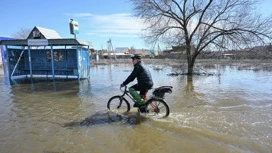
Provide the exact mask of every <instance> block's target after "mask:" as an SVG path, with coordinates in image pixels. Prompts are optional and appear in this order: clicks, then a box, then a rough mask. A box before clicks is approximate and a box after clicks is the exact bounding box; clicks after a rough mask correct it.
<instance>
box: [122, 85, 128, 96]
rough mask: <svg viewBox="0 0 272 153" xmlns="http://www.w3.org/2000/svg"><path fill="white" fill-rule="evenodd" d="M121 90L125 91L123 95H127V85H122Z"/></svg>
mask: <svg viewBox="0 0 272 153" xmlns="http://www.w3.org/2000/svg"><path fill="white" fill-rule="evenodd" d="M122 88H125V90H122ZM120 90H121V91H122V92H124V94H123V95H125V94H126V92H127V86H123V87H122V86H120Z"/></svg>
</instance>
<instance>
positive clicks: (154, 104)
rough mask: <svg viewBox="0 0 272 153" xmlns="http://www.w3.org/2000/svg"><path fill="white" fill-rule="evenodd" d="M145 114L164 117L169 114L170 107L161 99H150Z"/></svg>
mask: <svg viewBox="0 0 272 153" xmlns="http://www.w3.org/2000/svg"><path fill="white" fill-rule="evenodd" d="M147 114H148V115H149V116H154V117H156V118H165V117H167V116H169V114H170V108H169V106H168V105H167V103H166V102H165V101H164V100H162V99H151V100H149V101H148V105H147Z"/></svg>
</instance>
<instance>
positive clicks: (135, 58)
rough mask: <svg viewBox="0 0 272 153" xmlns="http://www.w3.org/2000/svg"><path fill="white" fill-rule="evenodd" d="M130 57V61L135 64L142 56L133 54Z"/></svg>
mask: <svg viewBox="0 0 272 153" xmlns="http://www.w3.org/2000/svg"><path fill="white" fill-rule="evenodd" d="M131 59H132V63H133V64H134V65H135V64H136V63H138V62H139V61H140V60H141V59H142V56H141V55H137V54H135V55H133V56H131Z"/></svg>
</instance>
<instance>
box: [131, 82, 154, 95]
mask: <svg viewBox="0 0 272 153" xmlns="http://www.w3.org/2000/svg"><path fill="white" fill-rule="evenodd" d="M130 88H133V89H134V90H135V91H140V95H146V94H147V92H148V90H149V89H150V88H151V87H150V86H148V85H139V84H135V85H133V86H131V87H130Z"/></svg>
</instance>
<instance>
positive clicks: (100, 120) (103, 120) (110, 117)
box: [64, 111, 146, 127]
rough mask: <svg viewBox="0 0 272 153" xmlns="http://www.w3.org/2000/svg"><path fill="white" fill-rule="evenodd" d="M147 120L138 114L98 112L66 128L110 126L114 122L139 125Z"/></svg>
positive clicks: (71, 123)
mask: <svg viewBox="0 0 272 153" xmlns="http://www.w3.org/2000/svg"><path fill="white" fill-rule="evenodd" d="M145 119H146V118H143V117H141V116H140V115H139V114H138V113H126V114H116V113H114V112H111V111H107V112H96V113H95V114H93V115H91V116H90V117H87V118H85V119H84V120H82V121H77V122H69V123H65V124H64V127H76V126H95V125H104V124H110V123H114V122H122V123H124V124H129V125H138V124H140V123H141V122H142V121H143V120H145Z"/></svg>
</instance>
